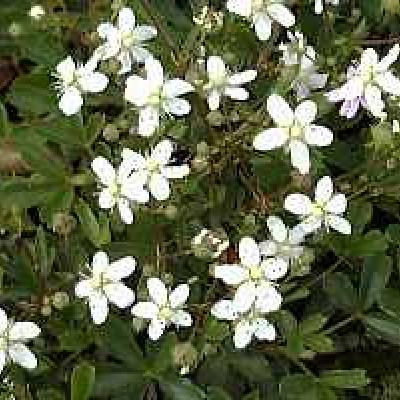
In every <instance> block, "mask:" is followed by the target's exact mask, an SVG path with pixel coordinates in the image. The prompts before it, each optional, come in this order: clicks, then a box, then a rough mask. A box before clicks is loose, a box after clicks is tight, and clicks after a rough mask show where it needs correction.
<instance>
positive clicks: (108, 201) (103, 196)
mask: <svg viewBox="0 0 400 400" xmlns="http://www.w3.org/2000/svg"><path fill="white" fill-rule="evenodd" d="M114 205H115V198H114V196H113V194H112V193H111V191H110V189H108V188H104V189H103V190H102V191H101V192H100V193H99V206H100V208H102V209H104V210H109V209H110V208H113V207H114Z"/></svg>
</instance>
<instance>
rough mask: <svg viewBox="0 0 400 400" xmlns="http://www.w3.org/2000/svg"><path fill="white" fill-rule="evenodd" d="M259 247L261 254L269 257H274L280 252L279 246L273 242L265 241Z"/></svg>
mask: <svg viewBox="0 0 400 400" xmlns="http://www.w3.org/2000/svg"><path fill="white" fill-rule="evenodd" d="M258 247H259V248H260V253H261V254H262V255H263V256H267V257H272V256H274V255H275V254H276V252H277V251H278V247H277V244H276V242H274V241H273V240H265V241H264V242H261V243H259V245H258Z"/></svg>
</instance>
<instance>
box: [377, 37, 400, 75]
mask: <svg viewBox="0 0 400 400" xmlns="http://www.w3.org/2000/svg"><path fill="white" fill-rule="evenodd" d="M399 54H400V45H399V44H398V43H396V44H395V45H394V46H393V47H392V48H391V49H390V50H389V53H388V54H387V55H386V56H385V57H383V58H382V60H381V61H380V62H379V63H378V68H379V70H380V71H386V70H387V69H388V68H389V67H390V66H391V65H392V64H393V63H395V62H396V61H397V59H398V58H399Z"/></svg>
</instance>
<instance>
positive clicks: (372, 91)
mask: <svg viewBox="0 0 400 400" xmlns="http://www.w3.org/2000/svg"><path fill="white" fill-rule="evenodd" d="M364 98H365V103H366V105H367V108H368V110H369V111H370V112H371V113H372V115H374V116H375V117H378V118H380V117H382V115H383V110H384V108H385V103H384V101H383V100H382V92H381V90H380V89H379V88H378V87H376V86H374V85H368V86H367V87H366V88H365V91H364Z"/></svg>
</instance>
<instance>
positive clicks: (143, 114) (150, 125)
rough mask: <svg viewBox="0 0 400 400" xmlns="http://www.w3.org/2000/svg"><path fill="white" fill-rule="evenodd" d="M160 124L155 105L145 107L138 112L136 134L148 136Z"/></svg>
mask: <svg viewBox="0 0 400 400" xmlns="http://www.w3.org/2000/svg"><path fill="white" fill-rule="evenodd" d="M159 126H160V113H159V111H158V109H157V108H156V107H152V106H149V107H145V108H142V109H141V110H140V112H139V127H138V132H137V133H138V135H140V136H144V137H149V136H151V135H152V134H153V133H154V132H155V131H156V130H157V128H158V127H159Z"/></svg>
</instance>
